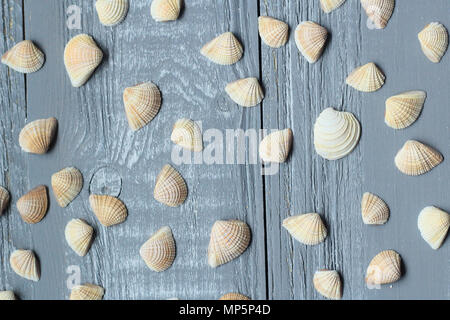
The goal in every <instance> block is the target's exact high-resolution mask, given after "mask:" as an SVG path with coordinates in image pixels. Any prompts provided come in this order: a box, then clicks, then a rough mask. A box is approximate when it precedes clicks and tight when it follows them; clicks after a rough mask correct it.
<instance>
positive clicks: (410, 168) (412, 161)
mask: <svg viewBox="0 0 450 320" xmlns="http://www.w3.org/2000/svg"><path fill="white" fill-rule="evenodd" d="M443 160H444V158H443V157H442V155H441V154H440V153H439V151H437V150H435V149H433V148H431V147H429V146H427V145H425V144H423V143H420V142H418V141H415V140H408V141H406V142H405V144H404V145H403V147H402V148H401V149H400V151H399V152H398V153H397V155H396V156H395V159H394V161H395V165H396V166H397V168H398V170H400V171H401V172H402V173H404V174H406V175H409V176H418V175H421V174H424V173H427V172H428V171H430V170H432V169H433V168H434V167H436V166H438V165H439V164H440V163H441V162H442V161H443Z"/></svg>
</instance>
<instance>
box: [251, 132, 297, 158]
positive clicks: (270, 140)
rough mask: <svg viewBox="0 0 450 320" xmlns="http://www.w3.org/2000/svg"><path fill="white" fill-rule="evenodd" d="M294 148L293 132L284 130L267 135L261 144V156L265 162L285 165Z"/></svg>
mask: <svg viewBox="0 0 450 320" xmlns="http://www.w3.org/2000/svg"><path fill="white" fill-rule="evenodd" d="M291 147H292V130H291V129H284V130H280V131H276V132H273V133H271V134H269V135H267V136H266V137H265V138H264V139H263V140H262V141H261V142H260V144H259V156H260V158H261V159H262V160H263V161H265V162H276V163H283V162H285V161H286V159H287V157H288V156H289V152H290V151H291Z"/></svg>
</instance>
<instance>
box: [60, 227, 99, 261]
mask: <svg viewBox="0 0 450 320" xmlns="http://www.w3.org/2000/svg"><path fill="white" fill-rule="evenodd" d="M64 233H65V236H66V241H67V243H68V244H69V246H70V247H71V248H72V249H73V251H75V253H76V254H77V255H79V256H80V257H84V256H85V255H86V253H88V251H89V248H90V247H91V242H92V237H93V235H94V229H93V228H92V227H91V226H90V225H88V224H87V223H86V222H85V221H83V220H81V219H72V220H70V221H69V222H68V223H67V225H66V229H65V232H64Z"/></svg>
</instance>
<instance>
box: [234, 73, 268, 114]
mask: <svg viewBox="0 0 450 320" xmlns="http://www.w3.org/2000/svg"><path fill="white" fill-rule="evenodd" d="M225 91H226V93H228V95H229V96H230V98H231V100H233V101H234V102H236V103H237V104H238V105H240V106H242V107H254V106H256V105H257V104H259V103H260V102H261V101H262V99H264V92H263V91H262V88H261V86H260V85H259V82H258V79H256V78H253V77H252V78H245V79H239V80H236V81H233V82H231V83H229V84H227V86H226V87H225Z"/></svg>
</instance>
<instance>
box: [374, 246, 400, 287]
mask: <svg viewBox="0 0 450 320" xmlns="http://www.w3.org/2000/svg"><path fill="white" fill-rule="evenodd" d="M400 262H401V258H400V255H399V254H398V253H397V252H395V251H394V250H386V251H382V252H380V253H379V254H377V255H376V256H375V257H374V258H373V259H372V261H371V262H370V264H369V267H368V268H367V273H366V283H367V284H370V285H379V284H388V283H393V282H395V281H397V280H399V279H400V277H401V265H400Z"/></svg>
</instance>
